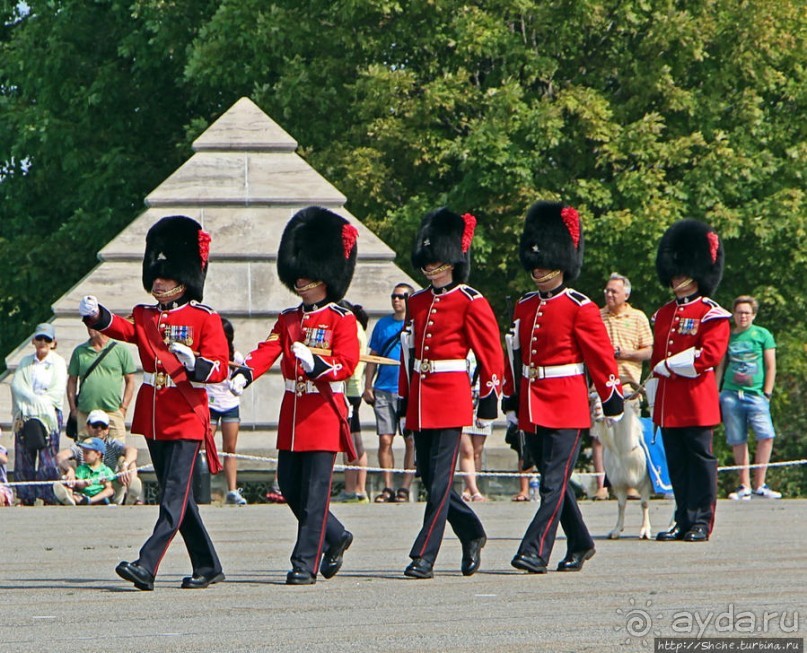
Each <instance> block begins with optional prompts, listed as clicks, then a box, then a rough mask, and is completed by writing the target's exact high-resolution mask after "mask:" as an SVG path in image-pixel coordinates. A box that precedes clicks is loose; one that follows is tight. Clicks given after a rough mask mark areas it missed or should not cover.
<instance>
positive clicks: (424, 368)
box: [420, 358, 432, 374]
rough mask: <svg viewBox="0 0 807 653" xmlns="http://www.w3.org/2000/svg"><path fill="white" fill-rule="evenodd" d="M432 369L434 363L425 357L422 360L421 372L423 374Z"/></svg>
mask: <svg viewBox="0 0 807 653" xmlns="http://www.w3.org/2000/svg"><path fill="white" fill-rule="evenodd" d="M431 371H432V364H431V362H429V359H428V358H425V359H423V360H422V361H420V373H421V374H428V373H429V372H431Z"/></svg>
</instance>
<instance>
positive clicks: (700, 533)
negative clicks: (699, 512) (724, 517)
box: [684, 525, 709, 542]
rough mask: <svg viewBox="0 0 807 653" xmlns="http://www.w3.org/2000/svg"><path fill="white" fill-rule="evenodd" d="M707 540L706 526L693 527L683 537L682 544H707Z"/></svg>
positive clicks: (707, 530) (707, 531)
mask: <svg viewBox="0 0 807 653" xmlns="http://www.w3.org/2000/svg"><path fill="white" fill-rule="evenodd" d="M708 540H709V529H708V528H706V526H700V525H698V526H693V527H692V528H690V529H689V530H688V531H687V532H686V535H684V542H707V541H708Z"/></svg>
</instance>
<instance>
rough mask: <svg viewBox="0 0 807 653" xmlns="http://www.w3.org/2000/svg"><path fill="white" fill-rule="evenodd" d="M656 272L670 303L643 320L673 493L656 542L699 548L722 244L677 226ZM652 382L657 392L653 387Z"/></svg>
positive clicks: (719, 325) (719, 351)
mask: <svg viewBox="0 0 807 653" xmlns="http://www.w3.org/2000/svg"><path fill="white" fill-rule="evenodd" d="M656 271H657V272H658V277H659V280H660V281H661V283H662V285H664V286H666V287H668V288H672V290H673V293H674V294H675V299H674V300H673V301H671V302H670V303H668V304H665V305H664V306H662V307H661V308H660V309H659V310H658V311H656V314H655V315H654V316H653V317H652V318H651V322H652V323H653V329H654V335H655V343H654V345H653V356H652V358H651V359H650V364H651V365H652V366H653V374H654V377H655V378H654V379H652V380H651V382H650V383H648V389H649V393H648V395H649V397H650V396H652V395H653V393H654V392H655V406H654V408H653V422H654V423H655V424H657V425H658V426H659V427H661V435H662V438H663V439H664V449H665V451H666V453H667V464H668V466H669V470H670V480H671V481H672V486H673V493H674V494H675V525H674V526H673V527H672V528H671V529H670V530H668V531H664V532H661V533H659V534H658V535H657V536H656V539H657V540H660V541H674V540H685V541H687V542H705V541H706V540H708V539H709V535H710V534H711V532H712V526H713V523H714V515H715V501H716V500H717V459H716V458H715V456H714V454H713V453H712V436H713V431H714V426H715V425H716V424H719V423H720V402H719V399H718V391H717V383H716V381H715V372H714V368H715V367H716V366H717V364H718V363H719V362H720V361H721V360H722V359H723V357H724V356H725V355H726V349H727V348H728V342H729V336H730V330H731V327H730V322H729V318H730V317H731V314H730V313H729V312H728V311H726V310H724V309H723V308H721V307H720V306H719V305H718V304H717V303H716V302H715V301H713V300H711V299H709V297H708V295H711V294H712V293H713V292H714V291H715V289H716V288H717V286H718V284H719V283H720V278H721V277H722V275H723V245H722V243H721V242H720V239H719V238H718V236H717V233H715V231H714V229H712V228H711V227H709V226H708V225H706V224H704V223H703V222H699V221H697V220H681V221H680V222H676V223H675V224H674V225H672V226H671V227H670V228H669V229H668V230H667V231H666V233H665V234H664V236H663V237H662V238H661V242H660V243H659V249H658V255H657V257H656ZM656 383H657V386H656Z"/></svg>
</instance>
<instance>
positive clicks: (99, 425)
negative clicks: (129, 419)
mask: <svg viewBox="0 0 807 653" xmlns="http://www.w3.org/2000/svg"><path fill="white" fill-rule="evenodd" d="M90 427H91V428H94V429H108V428H109V424H104V423H103V422H93V423H92V424H90Z"/></svg>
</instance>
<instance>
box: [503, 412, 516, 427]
mask: <svg viewBox="0 0 807 653" xmlns="http://www.w3.org/2000/svg"><path fill="white" fill-rule="evenodd" d="M504 416H505V418H506V419H507V423H508V424H512V425H513V426H518V415H516V411H514V410H508V411H507V412H506V413H505V414H504Z"/></svg>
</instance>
